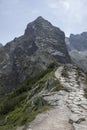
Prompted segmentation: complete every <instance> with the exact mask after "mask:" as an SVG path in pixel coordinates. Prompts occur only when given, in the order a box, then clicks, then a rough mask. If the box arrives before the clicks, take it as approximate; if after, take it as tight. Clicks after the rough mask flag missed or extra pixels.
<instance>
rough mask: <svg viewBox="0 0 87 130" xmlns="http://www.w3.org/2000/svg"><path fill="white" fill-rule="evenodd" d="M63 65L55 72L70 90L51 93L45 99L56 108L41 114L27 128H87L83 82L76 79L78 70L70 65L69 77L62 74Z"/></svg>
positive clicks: (56, 129) (65, 129) (68, 129)
mask: <svg viewBox="0 0 87 130" xmlns="http://www.w3.org/2000/svg"><path fill="white" fill-rule="evenodd" d="M62 70H63V67H59V68H58V69H57V71H56V72H55V77H56V78H58V79H59V80H60V82H61V84H62V85H63V86H64V88H65V89H66V90H68V91H64V90H61V91H59V92H54V93H50V94H48V95H46V96H44V99H45V100H46V101H48V102H49V103H50V104H51V105H53V106H54V109H52V110H50V111H47V112H44V113H42V114H39V115H38V116H37V117H36V119H35V120H34V121H33V122H32V123H31V126H30V127H29V128H28V129H27V130H87V99H85V97H84V91H83V84H82V83H80V85H78V82H77V81H76V77H77V71H76V68H75V67H73V66H72V65H69V69H68V74H69V77H68V78H64V77H62V76H61V72H62Z"/></svg>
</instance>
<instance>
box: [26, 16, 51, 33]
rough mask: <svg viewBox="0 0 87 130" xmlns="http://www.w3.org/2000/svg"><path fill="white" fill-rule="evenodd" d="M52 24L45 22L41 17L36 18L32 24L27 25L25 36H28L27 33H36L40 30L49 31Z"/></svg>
mask: <svg viewBox="0 0 87 130" xmlns="http://www.w3.org/2000/svg"><path fill="white" fill-rule="evenodd" d="M52 27H53V26H52V24H51V23H50V22H49V21H47V20H45V19H44V18H43V17H42V16H39V17H37V19H35V20H34V21H33V22H31V23H29V24H28V25H27V28H26V30H25V35H29V34H30V33H29V32H37V31H41V30H50V28H52Z"/></svg>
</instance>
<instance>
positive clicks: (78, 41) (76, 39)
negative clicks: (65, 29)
mask: <svg viewBox="0 0 87 130" xmlns="http://www.w3.org/2000/svg"><path fill="white" fill-rule="evenodd" d="M69 41H70V45H71V46H73V47H74V48H75V49H76V50H78V51H84V50H87V32H83V33H81V34H77V35H74V34H71V35H70V38H69Z"/></svg>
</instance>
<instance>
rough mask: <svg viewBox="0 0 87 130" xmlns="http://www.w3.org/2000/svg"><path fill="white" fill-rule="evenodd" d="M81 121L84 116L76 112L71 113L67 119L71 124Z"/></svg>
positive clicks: (83, 119)
mask: <svg viewBox="0 0 87 130" xmlns="http://www.w3.org/2000/svg"><path fill="white" fill-rule="evenodd" d="M82 121H85V116H81V115H78V114H72V115H71V117H70V119H69V123H71V124H73V123H78V124H79V123H80V122H82Z"/></svg>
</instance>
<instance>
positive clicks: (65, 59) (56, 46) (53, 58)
mask: <svg viewBox="0 0 87 130" xmlns="http://www.w3.org/2000/svg"><path fill="white" fill-rule="evenodd" d="M52 62H59V63H70V57H69V55H68V51H67V48H66V45H65V35H64V32H62V31H61V30H60V29H59V28H57V27H54V26H53V25H52V24H51V23H50V22H48V21H47V20H45V19H44V18H42V17H41V16H40V17H38V18H37V19H36V20H35V21H33V22H31V23H29V24H28V25H27V28H26V30H25V33H24V35H23V36H21V37H19V38H15V39H14V40H13V41H11V42H9V43H7V44H6V45H5V46H4V47H2V48H1V49H0V89H1V91H3V88H4V89H7V90H10V89H12V88H15V87H16V86H18V85H19V84H20V83H22V82H23V81H24V80H25V79H26V78H27V77H29V76H34V75H35V74H36V73H37V72H40V71H41V70H44V69H46V68H47V66H48V65H49V64H50V63H52ZM7 90H6V91H7Z"/></svg>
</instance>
